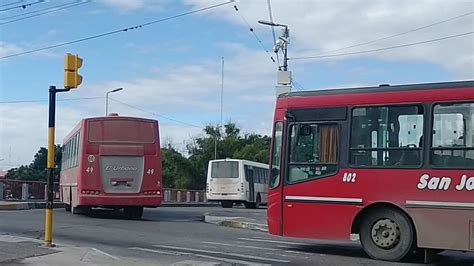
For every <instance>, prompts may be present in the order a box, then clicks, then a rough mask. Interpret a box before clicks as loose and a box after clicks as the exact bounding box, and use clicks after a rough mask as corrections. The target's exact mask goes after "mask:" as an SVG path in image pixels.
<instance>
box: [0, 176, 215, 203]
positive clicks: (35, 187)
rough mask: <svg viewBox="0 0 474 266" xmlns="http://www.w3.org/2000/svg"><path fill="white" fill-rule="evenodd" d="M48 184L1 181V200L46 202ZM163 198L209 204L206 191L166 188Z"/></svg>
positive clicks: (56, 193)
mask: <svg viewBox="0 0 474 266" xmlns="http://www.w3.org/2000/svg"><path fill="white" fill-rule="evenodd" d="M46 184H47V183H46V182H43V181H29V180H17V179H0V200H32V199H43V200H44V199H45V198H46V191H47V190H46ZM2 190H3V191H2ZM162 197H163V202H183V203H185V202H188V203H190V202H207V199H206V192H205V191H204V190H188V189H172V188H164V189H162ZM54 198H55V199H59V183H54Z"/></svg>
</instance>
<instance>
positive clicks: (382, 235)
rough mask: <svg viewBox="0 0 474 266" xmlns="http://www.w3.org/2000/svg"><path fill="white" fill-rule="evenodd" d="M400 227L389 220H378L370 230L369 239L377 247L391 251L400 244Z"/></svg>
mask: <svg viewBox="0 0 474 266" xmlns="http://www.w3.org/2000/svg"><path fill="white" fill-rule="evenodd" d="M400 235H401V233H400V227H399V226H398V224H397V223H396V222H394V221H392V220H390V219H380V220H378V221H377V222H376V223H375V224H374V225H373V226H372V230H371V238H372V241H373V242H374V244H375V245H376V246H377V247H380V248H383V249H392V248H393V247H395V246H396V245H397V244H398V243H399V242H400Z"/></svg>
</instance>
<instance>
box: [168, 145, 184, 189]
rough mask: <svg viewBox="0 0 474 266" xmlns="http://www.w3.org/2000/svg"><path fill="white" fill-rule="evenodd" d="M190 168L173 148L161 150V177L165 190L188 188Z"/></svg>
mask: <svg viewBox="0 0 474 266" xmlns="http://www.w3.org/2000/svg"><path fill="white" fill-rule="evenodd" d="M191 173H192V168H191V164H190V162H189V161H188V160H187V159H186V158H185V157H184V156H183V155H182V154H181V153H179V152H177V151H176V150H174V149H173V148H171V147H170V148H163V149H161V175H162V178H163V186H164V187H165V188H178V189H185V188H188V187H189V186H190V185H191V184H190V179H189V177H190V176H191Z"/></svg>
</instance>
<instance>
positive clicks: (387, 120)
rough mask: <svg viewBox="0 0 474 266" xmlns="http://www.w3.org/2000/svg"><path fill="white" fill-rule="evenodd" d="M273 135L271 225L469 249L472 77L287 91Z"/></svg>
mask: <svg viewBox="0 0 474 266" xmlns="http://www.w3.org/2000/svg"><path fill="white" fill-rule="evenodd" d="M272 139H273V141H272V152H271V168H272V170H271V177H270V190H269V196H268V218H267V219H268V227H269V232H270V234H274V235H282V236H289V237H302V238H313V239H327V240H348V239H352V240H356V239H360V242H361V244H362V247H363V248H364V250H365V251H366V253H367V254H368V255H369V256H370V257H372V258H375V259H381V260H388V261H398V260H401V259H402V258H404V257H406V256H407V255H409V254H411V253H412V251H414V250H415V249H416V250H422V251H426V252H432V251H437V252H438V251H440V250H445V249H451V250H462V251H474V81H463V82H446V83H431V84H415V85H401V86H390V85H381V86H379V87H365V88H349V89H335V90H318V91H304V92H290V93H285V94H282V95H280V96H279V97H278V99H277V102H276V109H275V116H274V129H273V138H272Z"/></svg>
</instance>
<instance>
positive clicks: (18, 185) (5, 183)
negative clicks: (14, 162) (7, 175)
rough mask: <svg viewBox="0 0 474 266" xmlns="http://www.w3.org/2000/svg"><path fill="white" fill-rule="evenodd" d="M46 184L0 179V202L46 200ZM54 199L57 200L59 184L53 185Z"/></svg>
mask: <svg viewBox="0 0 474 266" xmlns="http://www.w3.org/2000/svg"><path fill="white" fill-rule="evenodd" d="M46 184H47V183H46V182H43V181H30V180H17V179H0V200H1V199H6V200H29V199H45V198H46V194H45V193H46V191H47V189H46ZM54 198H55V199H59V183H54Z"/></svg>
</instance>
